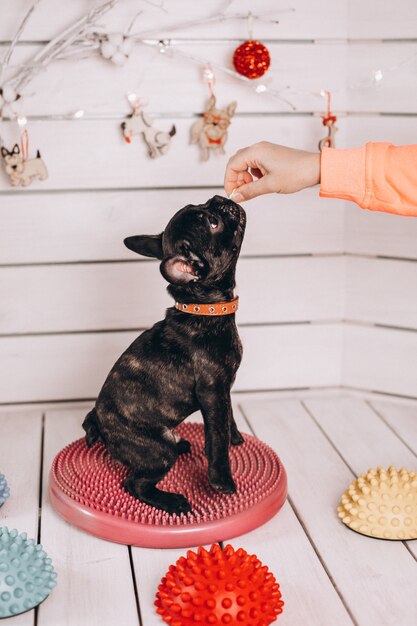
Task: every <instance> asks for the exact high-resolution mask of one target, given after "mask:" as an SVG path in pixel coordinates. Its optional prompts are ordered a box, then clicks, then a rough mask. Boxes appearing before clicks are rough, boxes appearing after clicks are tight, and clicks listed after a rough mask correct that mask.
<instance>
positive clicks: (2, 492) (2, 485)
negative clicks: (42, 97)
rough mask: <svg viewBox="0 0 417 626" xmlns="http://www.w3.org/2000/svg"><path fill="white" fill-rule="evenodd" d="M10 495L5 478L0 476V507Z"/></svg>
mask: <svg viewBox="0 0 417 626" xmlns="http://www.w3.org/2000/svg"><path fill="white" fill-rule="evenodd" d="M9 495H10V489H9V486H8V484H7V480H6V477H5V476H3V474H0V506H1V505H2V504H4V503H5V501H6V499H7V498H8V497H9Z"/></svg>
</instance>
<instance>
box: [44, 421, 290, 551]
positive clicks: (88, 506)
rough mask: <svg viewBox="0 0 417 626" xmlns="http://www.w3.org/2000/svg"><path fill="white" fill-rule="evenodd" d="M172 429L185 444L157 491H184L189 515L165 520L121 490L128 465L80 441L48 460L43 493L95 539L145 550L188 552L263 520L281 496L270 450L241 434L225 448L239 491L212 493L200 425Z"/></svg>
mask: <svg viewBox="0 0 417 626" xmlns="http://www.w3.org/2000/svg"><path fill="white" fill-rule="evenodd" d="M176 431H177V432H178V434H179V435H180V436H181V437H183V438H184V439H188V441H189V442H190V443H191V452H190V453H189V454H183V455H181V456H180V457H179V458H178V460H177V462H176V463H175V465H174V467H173V468H172V469H171V470H170V472H169V473H168V474H167V476H166V477H165V478H164V479H163V480H162V481H161V482H160V483H159V485H158V487H160V488H161V489H164V490H165V491H173V492H177V493H182V494H183V495H184V496H185V497H186V498H187V499H188V500H189V502H190V504H191V507H192V511H191V512H190V513H187V514H186V515H185V514H183V513H182V514H181V515H179V516H178V515H169V514H168V513H166V512H165V511H160V510H158V509H155V508H154V507H152V506H149V505H148V504H144V503H143V502H141V501H140V500H137V499H136V498H134V497H133V496H131V495H130V494H129V493H127V492H126V491H125V490H124V489H123V482H124V479H125V478H126V475H127V472H128V470H127V468H126V467H124V466H123V465H121V464H120V463H118V462H117V461H113V460H112V459H111V457H110V455H109V454H108V452H107V450H106V448H105V446H104V445H103V444H101V443H96V444H94V446H92V447H91V448H90V449H88V448H87V446H86V444H85V440H84V439H78V440H77V441H74V442H73V443H71V444H69V445H68V446H67V447H66V448H64V449H63V450H61V452H59V454H57V456H56V457H55V459H54V462H53V464H52V468H51V473H50V478H49V495H50V499H51V503H52V505H53V507H54V508H55V510H56V511H57V512H58V513H59V514H60V515H61V516H62V517H63V518H64V519H65V520H67V521H68V522H70V523H71V524H74V525H75V526H78V527H79V528H81V529H82V530H85V531H87V532H89V533H91V534H93V535H96V536H97V537H101V538H102V539H107V540H109V541H115V542H117V543H124V544H128V545H133V546H142V547H147V548H187V547H191V546H196V545H202V544H207V543H213V542H217V541H224V540H226V539H230V538H232V537H236V536H237V535H242V534H243V533H246V532H248V531H250V530H253V529H254V528H257V527H258V526H261V525H262V524H264V523H265V522H267V521H268V520H269V519H271V517H273V516H274V515H275V513H277V511H279V509H280V508H281V507H282V505H283V504H284V502H285V498H286V496H287V477H286V473H285V469H284V467H283V465H282V463H281V461H280V460H279V458H278V457H277V455H276V454H275V452H274V451H273V450H271V448H269V447H268V446H267V445H265V444H264V443H262V442H261V441H259V440H258V439H256V438H255V437H252V436H251V435H246V434H245V435H244V439H245V442H244V443H243V444H242V445H241V446H233V447H232V448H231V449H230V461H231V468H232V474H233V478H234V480H235V483H236V486H237V492H236V493H234V494H232V495H223V494H220V493H217V492H216V491H214V490H213V489H212V488H211V487H210V485H209V483H208V478H207V459H206V457H205V456H204V453H203V447H204V429H203V426H202V425H201V424H193V423H184V424H181V425H180V426H179V427H178V428H177V429H176Z"/></svg>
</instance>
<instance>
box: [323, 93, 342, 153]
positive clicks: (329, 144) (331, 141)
mask: <svg viewBox="0 0 417 626" xmlns="http://www.w3.org/2000/svg"><path fill="white" fill-rule="evenodd" d="M322 95H323V96H325V97H326V98H327V113H322V115H321V116H320V117H321V119H322V121H323V126H325V127H326V128H327V136H326V137H323V139H321V140H320V141H319V150H320V152H321V151H322V150H323V148H334V147H335V135H336V133H337V130H338V128H337V126H336V122H337V117H336V115H334V114H333V113H332V112H331V110H330V99H331V93H330V91H323V92H322Z"/></svg>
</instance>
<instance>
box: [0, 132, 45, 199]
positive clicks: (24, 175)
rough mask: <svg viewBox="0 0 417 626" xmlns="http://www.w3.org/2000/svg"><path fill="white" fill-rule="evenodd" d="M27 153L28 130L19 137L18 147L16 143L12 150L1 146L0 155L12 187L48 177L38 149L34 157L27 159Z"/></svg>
mask: <svg viewBox="0 0 417 626" xmlns="http://www.w3.org/2000/svg"><path fill="white" fill-rule="evenodd" d="M28 154H29V136H28V131H27V130H24V131H23V132H22V135H21V138H20V147H19V145H18V144H17V143H16V144H15V145H14V146H13V148H12V150H8V149H7V148H5V147H4V146H2V148H1V156H2V157H3V162H4V166H5V170H6V174H7V175H8V177H9V178H10V182H11V184H12V185H13V187H18V186H19V185H20V186H21V187H27V186H28V185H30V184H31V183H32V182H33V181H34V180H36V179H38V180H46V179H47V178H48V170H47V169H46V165H45V163H44V161H43V159H42V157H41V155H40V152H39V150H38V151H37V153H36V157H35V158H34V159H28Z"/></svg>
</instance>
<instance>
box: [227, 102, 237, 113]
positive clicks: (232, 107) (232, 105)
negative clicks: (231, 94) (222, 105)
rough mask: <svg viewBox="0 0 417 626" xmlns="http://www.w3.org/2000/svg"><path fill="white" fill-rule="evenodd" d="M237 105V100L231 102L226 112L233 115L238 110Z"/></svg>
mask: <svg viewBox="0 0 417 626" xmlns="http://www.w3.org/2000/svg"><path fill="white" fill-rule="evenodd" d="M236 107H237V102H236V101H233V102H231V103H230V104H229V106H228V107H227V108H226V113H227V115H228V116H229V117H233V116H234V114H235V111H236Z"/></svg>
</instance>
